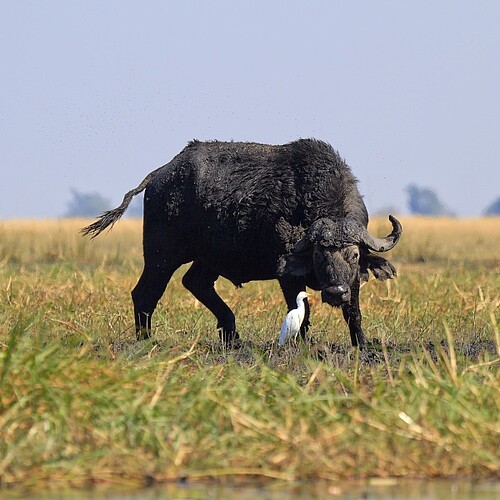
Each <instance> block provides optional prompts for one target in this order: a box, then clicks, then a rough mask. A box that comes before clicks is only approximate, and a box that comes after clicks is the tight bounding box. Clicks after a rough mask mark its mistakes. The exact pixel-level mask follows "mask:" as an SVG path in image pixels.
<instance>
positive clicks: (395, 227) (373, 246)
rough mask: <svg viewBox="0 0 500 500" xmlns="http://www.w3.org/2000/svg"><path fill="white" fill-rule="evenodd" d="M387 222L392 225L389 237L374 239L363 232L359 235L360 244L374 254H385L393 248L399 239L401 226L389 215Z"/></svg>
mask: <svg viewBox="0 0 500 500" xmlns="http://www.w3.org/2000/svg"><path fill="white" fill-rule="evenodd" d="M389 220H390V221H391V224H392V232H391V234H389V236H386V237H385V238H375V237H374V236H372V235H371V234H369V233H368V231H366V230H365V231H364V232H363V233H362V234H361V243H363V244H364V245H365V246H367V247H368V248H369V249H370V250H373V251H374V252H387V251H388V250H390V249H391V248H394V247H395V246H396V243H397V242H398V241H399V238H400V237H401V233H402V232H403V226H401V223H400V222H399V221H398V219H396V217H393V216H392V215H389Z"/></svg>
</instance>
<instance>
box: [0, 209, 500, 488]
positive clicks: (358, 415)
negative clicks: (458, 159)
mask: <svg viewBox="0 0 500 500" xmlns="http://www.w3.org/2000/svg"><path fill="white" fill-rule="evenodd" d="M87 222H88V221H43V222H42V221H40V222H28V221H19V222H14V221H11V222H3V223H0V311H1V315H0V487H3V488H7V487H13V486H16V487H20V488H46V487H50V488H61V487H85V486H90V485H94V484H110V485H113V484H116V485H119V486H120V487H122V488H123V487H125V488H135V487H139V486H141V485H144V484H151V483H154V482H156V481H166V480H176V479H180V478H188V479H189V480H192V481H195V480H202V479H213V478H215V479H217V480H220V481H233V480H239V479H241V478H249V477H252V478H254V477H259V478H261V479H264V478H272V479H278V480H284V481H291V480H297V479H345V478H365V477H389V476H391V477H451V476H453V477H456V476H468V477H474V478H499V470H500V453H499V450H500V419H499V415H500V412H499V405H500V375H499V373H500V372H499V367H500V357H499V354H500V335H499V325H498V323H499V322H500V318H499V310H500V307H499V306H500V220H499V219H470V220H469V219H467V220H459V219H435V220H433V219H418V218H407V219H404V218H403V219H402V223H403V226H404V233H403V238H402V240H401V242H400V244H399V245H398V246H397V247H396V249H394V250H393V251H392V252H391V254H392V255H391V260H392V261H393V263H394V264H395V265H396V267H397V268H398V273H399V277H398V278H397V280H393V281H389V282H378V281H376V280H374V279H371V280H370V281H369V282H368V283H366V284H365V285H364V286H363V288H362V290H361V307H362V311H363V313H364V326H365V333H366V335H367V337H368V338H370V339H374V342H375V343H374V347H373V348H372V349H370V350H368V351H366V352H362V353H361V354H360V353H359V352H358V351H357V350H355V349H352V348H351V347H350V346H349V335H348V332H347V328H346V326H345V324H344V322H343V320H342V319H341V314H340V312H339V311H338V310H334V309H332V308H330V307H329V306H327V305H323V304H321V302H320V299H319V293H316V292H314V293H313V295H312V298H311V306H312V315H311V320H312V330H311V342H310V343H308V344H301V345H290V346H286V347H285V348H282V349H278V348H277V346H276V341H277V338H278V331H279V327H280V324H281V321H282V320H283V317H284V315H285V313H286V311H285V306H284V302H283V300H282V297H281V294H280V291H279V289H278V286H277V284H276V283H274V282H255V283H250V284H247V285H245V286H244V287H243V289H235V288H234V287H233V286H232V285H231V284H230V283H228V282H227V281H224V280H219V282H218V285H217V287H218V291H219V293H220V294H221V295H222V296H223V297H224V299H225V300H227V302H228V304H229V305H230V306H231V308H232V309H233V310H234V312H235V314H236V317H237V321H238V329H239V332H240V335H241V337H242V339H243V345H242V347H241V348H240V349H239V350H237V351H230V350H224V349H223V348H222V347H221V346H220V345H219V342H218V335H217V332H216V330H215V319H214V318H213V317H212V316H211V315H210V313H208V312H207V311H206V310H205V309H204V308H203V307H202V306H201V305H200V304H199V303H198V302H197V301H196V300H195V299H194V298H193V297H192V296H191V295H190V294H189V293H188V292H187V291H185V290H184V289H183V287H182V285H181V283H180V277H181V276H182V271H183V270H182V269H181V270H179V272H178V273H177V274H176V275H175V276H174V279H173V280H172V282H171V283H170V285H169V287H168V289H167V292H166V293H165V295H164V297H163V299H162V301H161V303H160V305H159V308H158V309H157V312H156V313H155V318H154V330H155V331H154V339H152V340H150V341H146V342H140V343H137V342H136V341H135V335H134V330H133V324H132V319H133V318H132V307H131V300H130V290H131V289H132V288H133V286H134V285H135V283H136V281H137V279H138V277H139V275H140V272H141V267H142V259H141V223H140V221H133V220H126V219H125V220H123V221H121V222H119V223H118V224H117V225H116V227H115V228H114V229H113V231H112V232H110V233H108V234H105V235H102V236H100V237H99V238H97V239H96V240H93V241H89V240H88V239H84V238H82V237H80V236H79V234H78V229H79V228H80V227H81V226H83V225H84V224H85V223H87ZM370 229H371V231H372V232H379V234H386V233H387V232H389V230H390V227H389V223H388V222H387V221H384V220H380V221H379V220H376V221H374V222H373V223H372V225H371V227H370ZM0 492H1V490H0ZM0 494H1V493H0Z"/></svg>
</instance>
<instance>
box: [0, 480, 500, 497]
mask: <svg viewBox="0 0 500 500" xmlns="http://www.w3.org/2000/svg"><path fill="white" fill-rule="evenodd" d="M4 498H5V499H7V498H25V499H33V500H34V499H41V500H49V499H50V500H52V499H54V500H58V499H60V500H62V499H69V500H74V499H82V500H87V499H88V500H90V499H92V500H104V499H106V500H160V499H170V498H172V499H205V498H206V499H212V498H213V499H233V498H236V499H238V500H250V499H252V500H253V499H255V498H258V499H259V500H285V499H290V500H298V499H309V498H342V499H372V500H378V499H393V500H399V499H401V500H402V499H405V500H407V499H412V500H413V499H416V500H431V499H432V500H434V499H437V500H440V499H443V500H444V499H453V500H465V499H477V500H490V499H491V500H499V499H500V481H468V480H460V479H457V480H435V479H432V480H428V479H421V480H397V479H370V480H366V481H344V482H324V481H318V482H307V483H292V484H290V483H281V482H273V483H267V484H262V485H259V484H254V483H247V484H242V485H238V486H224V485H219V484H213V483H194V484H189V483H188V484H179V483H169V484H165V485H161V486H155V487H151V488H147V489H142V490H135V491H129V492H127V491H119V489H118V490H117V489H113V490H111V489H109V488H95V489H92V490H69V491H68V490H66V491H60V492H56V491H52V492H47V493H41V494H37V495H33V494H31V495H26V493H25V494H21V493H20V492H16V491H8V490H0V499H4Z"/></svg>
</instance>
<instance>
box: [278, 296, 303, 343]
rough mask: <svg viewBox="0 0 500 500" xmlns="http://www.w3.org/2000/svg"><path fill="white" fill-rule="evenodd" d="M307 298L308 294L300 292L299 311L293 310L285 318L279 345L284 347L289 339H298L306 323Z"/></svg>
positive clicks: (298, 297) (298, 298)
mask: <svg viewBox="0 0 500 500" xmlns="http://www.w3.org/2000/svg"><path fill="white" fill-rule="evenodd" d="M306 297H307V293H306V292H300V293H299V294H298V295H297V309H292V310H291V311H290V312H289V313H288V314H287V315H286V318H285V321H284V322H283V326H282V327H281V331H280V338H279V340H278V344H279V345H283V344H284V343H285V341H286V340H287V339H289V338H296V337H297V335H298V334H299V331H300V327H301V325H302V322H303V321H304V316H305V314H306V306H305V304H304V299H305V298H306Z"/></svg>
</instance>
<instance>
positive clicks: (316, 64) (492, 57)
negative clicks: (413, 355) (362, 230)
mask: <svg viewBox="0 0 500 500" xmlns="http://www.w3.org/2000/svg"><path fill="white" fill-rule="evenodd" d="M499 26H500V2H498V1H495V0H491V1H484V0H483V1H481V0H476V1H455V0H446V1H439V0H434V1H404V2H402V1H396V0H394V1H376V2H374V1H351V2H345V1H309V2H306V1H292V0H287V1H284V0H283V1H272V0H266V1H261V0H254V1H251V2H250V1H249V2H243V1H235V0H232V1H170V2H169V1H127V0H119V1H109V0H108V1H94V0H91V1H89V0H87V1H76V0H75V1H48V0H44V1H23V0H15V1H14V0H11V1H8V0H0V61H1V68H2V70H1V74H2V76H1V77H0V163H1V168H2V183H1V184H0V218H14V217H55V216H60V215H61V214H63V213H64V211H65V209H66V204H67V202H68V201H69V199H70V197H71V193H70V189H71V188H76V189H77V190H79V191H83V192H92V191H98V192H100V193H101V194H102V195H104V196H107V197H109V198H110V199H111V200H112V202H113V203H118V202H119V201H120V200H121V198H122V195H123V193H124V192H125V191H128V190H129V189H131V188H132V187H134V186H136V185H137V184H138V183H139V182H140V181H141V180H142V179H143V177H144V176H145V175H146V174H147V173H148V172H149V171H151V170H153V169H154V168H156V167H157V166H159V165H161V164H164V163H166V162H167V161H169V160H170V159H171V158H172V156H174V155H175V154H176V153H178V152H179V151H180V150H181V149H182V148H183V147H184V146H185V144H186V143H187V141H189V140H191V139H193V138H198V139H220V140H231V139H234V140H238V141H239V140H245V141H258V142H266V143H283V142H289V141H291V140H294V139H297V138H299V137H316V138H319V139H323V140H326V141H328V142H330V143H331V144H332V145H333V146H334V147H335V148H336V149H338V150H339V151H340V153H341V155H342V156H344V157H345V158H346V160H347V162H348V163H349V164H350V165H351V167H352V169H353V171H354V173H355V175H356V176H357V177H358V178H359V180H360V189H361V192H362V193H363V194H364V196H365V200H366V203H367V206H368V209H369V210H370V211H372V212H374V211H377V210H378V209H380V208H381V207H385V206H395V207H399V208H400V209H401V211H402V212H405V211H406V194H405V191H404V189H405V187H406V186H407V185H408V184H410V183H416V184H418V185H420V186H423V187H431V188H433V189H435V190H436V191H437V193H438V194H439V196H440V198H441V200H442V201H443V202H444V203H445V204H446V205H447V206H448V207H449V208H450V209H451V210H453V211H455V212H456V213H457V214H459V215H467V216H469V215H479V214H480V213H481V212H482V211H483V210H484V208H485V207H486V206H487V205H489V204H490V203H491V202H492V201H493V200H494V199H495V198H496V197H497V196H500V165H499V162H500V90H499V89H500V28H499Z"/></svg>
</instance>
